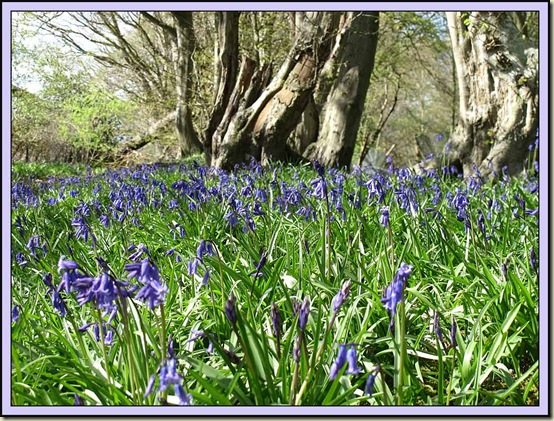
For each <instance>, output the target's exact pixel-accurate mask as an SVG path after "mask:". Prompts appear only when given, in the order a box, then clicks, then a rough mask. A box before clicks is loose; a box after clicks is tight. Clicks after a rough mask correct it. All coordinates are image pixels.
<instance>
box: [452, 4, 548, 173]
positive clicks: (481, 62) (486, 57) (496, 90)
mask: <svg viewBox="0 0 554 421" xmlns="http://www.w3.org/2000/svg"><path fill="white" fill-rule="evenodd" d="M447 20H448V25H449V31H450V38H451V42H452V49H453V53H454V61H455V65H456V73H457V85H458V93H459V120H458V125H457V127H456V129H455V131H454V133H453V136H452V139H451V152H450V154H449V155H448V159H449V161H450V163H451V164H459V165H460V166H462V167H463V170H464V174H465V175H466V176H469V175H470V174H471V173H472V171H471V167H472V166H473V165H474V164H475V165H477V166H478V168H479V170H480V172H481V173H482V174H483V175H485V176H486V175H488V174H490V173H491V171H495V172H497V173H500V172H501V171H502V168H503V167H504V166H506V165H507V166H508V170H509V172H510V173H517V172H519V171H521V169H522V167H523V162H524V159H525V157H526V154H527V147H528V145H529V144H531V143H532V142H533V141H534V140H535V136H536V130H537V127H538V110H537V105H538V78H537V72H538V60H537V59H538V50H537V49H536V48H534V46H533V45H532V44H531V43H530V42H529V41H528V40H527V39H524V37H522V34H521V33H520V32H519V31H518V29H517V28H516V26H515V25H514V23H513V21H512V20H511V19H510V18H509V16H508V13H506V12H472V13H460V12H448V13H447Z"/></svg>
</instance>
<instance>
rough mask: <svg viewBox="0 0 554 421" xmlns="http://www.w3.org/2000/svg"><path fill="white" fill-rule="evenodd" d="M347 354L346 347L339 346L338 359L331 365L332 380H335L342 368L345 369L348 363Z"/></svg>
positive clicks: (330, 376) (330, 375)
mask: <svg viewBox="0 0 554 421" xmlns="http://www.w3.org/2000/svg"><path fill="white" fill-rule="evenodd" d="M346 354H347V349H346V345H339V353H338V355H337V358H336V359H335V361H333V364H331V369H330V372H329V379H330V380H334V379H335V378H336V377H337V374H338V373H339V371H340V370H341V369H342V367H344V364H345V363H346Z"/></svg>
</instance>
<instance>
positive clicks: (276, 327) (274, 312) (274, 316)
mask: <svg viewBox="0 0 554 421" xmlns="http://www.w3.org/2000/svg"><path fill="white" fill-rule="evenodd" d="M271 322H272V324H273V334H274V335H275V337H276V338H280V337H281V333H282V331H283V318H282V316H281V312H280V311H279V307H278V306H277V304H275V303H272V304H271Z"/></svg>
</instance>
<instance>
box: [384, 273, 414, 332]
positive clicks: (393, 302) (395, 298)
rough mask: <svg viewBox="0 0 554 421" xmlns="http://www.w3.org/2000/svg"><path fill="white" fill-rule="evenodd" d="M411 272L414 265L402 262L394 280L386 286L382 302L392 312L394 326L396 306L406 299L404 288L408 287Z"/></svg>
mask: <svg viewBox="0 0 554 421" xmlns="http://www.w3.org/2000/svg"><path fill="white" fill-rule="evenodd" d="M411 273H412V266H411V265H408V264H406V263H404V262H402V263H401V264H400V268H399V269H398V271H397V272H396V275H395V276H394V278H393V280H392V282H391V283H390V285H389V286H388V287H387V288H386V290H385V294H384V296H383V298H381V302H382V303H383V304H384V306H385V309H386V310H387V311H388V312H390V313H391V327H393V320H394V315H395V314H396V306H397V305H398V303H399V302H400V301H402V300H403V299H404V288H405V287H406V283H407V281H408V278H409V277H410V275H411Z"/></svg>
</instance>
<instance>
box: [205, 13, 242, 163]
mask: <svg viewBox="0 0 554 421" xmlns="http://www.w3.org/2000/svg"><path fill="white" fill-rule="evenodd" d="M239 15H240V12H217V15H216V22H217V35H218V36H217V40H216V54H215V62H216V66H217V69H216V78H217V79H216V81H215V86H214V92H215V97H214V106H213V110H212V113H211V115H210V120H209V122H208V127H207V128H206V131H205V132H204V153H205V155H206V162H208V163H209V162H211V160H212V157H211V155H212V137H213V135H214V133H215V131H216V129H217V127H218V126H219V123H221V119H222V118H223V114H224V113H225V107H226V104H228V103H229V99H230V98H231V94H232V92H233V88H234V86H235V82H236V80H237V73H238V67H239Z"/></svg>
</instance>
